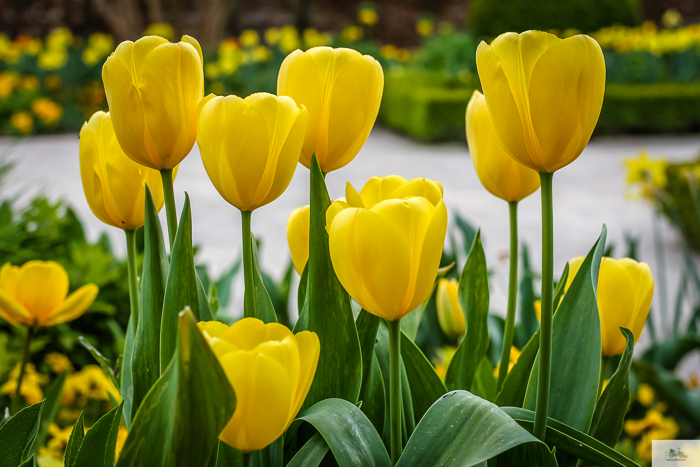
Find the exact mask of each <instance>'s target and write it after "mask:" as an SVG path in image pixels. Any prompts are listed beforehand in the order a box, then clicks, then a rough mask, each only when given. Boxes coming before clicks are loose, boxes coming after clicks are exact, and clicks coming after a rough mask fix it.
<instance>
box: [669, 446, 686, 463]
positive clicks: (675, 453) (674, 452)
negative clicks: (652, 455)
mask: <svg viewBox="0 0 700 467" xmlns="http://www.w3.org/2000/svg"><path fill="white" fill-rule="evenodd" d="M664 455H665V456H666V460H667V461H670V460H674V459H683V460H685V459H687V458H688V456H686V455H685V453H684V452H683V451H681V448H677V449H673V448H671V449H669V450H668V451H666V452H665V453H664Z"/></svg>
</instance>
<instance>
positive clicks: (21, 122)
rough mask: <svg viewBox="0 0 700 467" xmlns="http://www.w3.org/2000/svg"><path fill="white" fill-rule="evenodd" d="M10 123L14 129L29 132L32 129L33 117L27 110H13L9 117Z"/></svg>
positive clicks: (23, 132) (24, 132)
mask: <svg viewBox="0 0 700 467" xmlns="http://www.w3.org/2000/svg"><path fill="white" fill-rule="evenodd" d="M10 123H11V124H12V126H13V127H14V129H15V130H17V131H18V132H20V133H22V134H25V135H26V134H29V133H31V132H32V130H33V129H34V119H33V118H32V116H31V115H30V114H29V112H15V113H13V114H12V116H11V117H10Z"/></svg>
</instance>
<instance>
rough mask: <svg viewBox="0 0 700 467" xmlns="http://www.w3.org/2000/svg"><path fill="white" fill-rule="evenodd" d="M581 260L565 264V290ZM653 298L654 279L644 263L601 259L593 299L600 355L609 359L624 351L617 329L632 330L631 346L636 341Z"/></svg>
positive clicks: (577, 259) (630, 260)
mask: <svg viewBox="0 0 700 467" xmlns="http://www.w3.org/2000/svg"><path fill="white" fill-rule="evenodd" d="M583 260H584V258H583V257H579V258H574V259H572V260H571V262H570V263H569V276H568V278H567V280H566V287H565V290H568V288H569V286H570V285H571V283H572V282H573V280H574V277H575V276H576V272H577V271H578V270H579V268H580V267H581V263H583ZM653 295H654V278H653V277H652V275H651V270H650V269H649V266H648V265H647V264H646V263H638V262H636V261H635V260H633V259H630V258H622V259H613V258H608V257H604V258H603V259H602V260H601V263H600V271H599V272H598V288H597V296H598V314H599V316H600V332H601V340H602V342H603V355H604V356H606V357H612V356H613V355H617V354H620V353H622V352H623V351H624V350H625V342H626V341H625V336H624V335H623V334H622V332H620V329H619V328H620V327H624V328H627V329H629V330H630V331H632V334H634V342H635V343H636V342H637V341H638V340H639V337H640V336H641V335H642V330H643V329H644V324H645V323H646V319H647V315H648V314H649V308H650V307H651V299H652V296H653Z"/></svg>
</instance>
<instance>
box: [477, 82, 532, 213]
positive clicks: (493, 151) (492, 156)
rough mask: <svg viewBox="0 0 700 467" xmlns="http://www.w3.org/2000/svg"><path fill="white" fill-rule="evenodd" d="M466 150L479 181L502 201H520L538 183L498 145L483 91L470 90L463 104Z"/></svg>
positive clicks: (525, 168) (529, 172)
mask: <svg viewBox="0 0 700 467" xmlns="http://www.w3.org/2000/svg"><path fill="white" fill-rule="evenodd" d="M466 122H467V142H468V143H469V154H470V155H471V158H472V162H473V163H474V168H475V169H476V173H477V175H478V176H479V180H481V184H482V185H484V188H486V190H488V191H489V193H491V194H492V195H494V196H496V197H498V198H501V199H502V200H504V201H508V202H512V201H520V200H522V199H523V198H526V197H528V196H530V195H531V194H532V193H534V192H535V191H536V190H537V189H538V188H539V187H540V177H539V176H538V175H537V172H535V171H534V170H532V169H529V168H527V167H525V166H524V165H522V164H521V163H519V162H516V161H515V160H514V159H513V158H512V157H510V156H509V155H508V153H507V152H506V151H505V150H504V149H503V148H502V147H501V142H500V141H499V140H498V136H497V135H496V131H495V130H494V128H493V122H492V121H491V116H490V115H489V109H488V106H487V105H486V99H484V95H483V94H481V93H480V92H479V91H474V94H473V95H472V98H471V100H470V101H469V105H468V106H467V115H466Z"/></svg>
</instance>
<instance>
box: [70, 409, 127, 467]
mask: <svg viewBox="0 0 700 467" xmlns="http://www.w3.org/2000/svg"><path fill="white" fill-rule="evenodd" d="M123 407H124V405H123V404H119V405H118V406H116V407H115V408H113V409H112V410H110V411H109V412H107V413H106V414H104V415H103V416H102V417H101V418H100V419H99V420H97V423H95V424H94V425H93V426H92V428H90V429H89V430H88V432H87V433H86V434H85V438H83V442H82V443H81V444H80V449H78V454H77V456H76V458H75V462H74V463H73V467H111V466H113V465H114V457H115V452H116V448H117V436H118V435H119V425H121V420H122V409H123Z"/></svg>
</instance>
